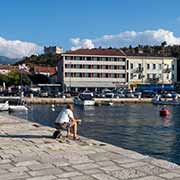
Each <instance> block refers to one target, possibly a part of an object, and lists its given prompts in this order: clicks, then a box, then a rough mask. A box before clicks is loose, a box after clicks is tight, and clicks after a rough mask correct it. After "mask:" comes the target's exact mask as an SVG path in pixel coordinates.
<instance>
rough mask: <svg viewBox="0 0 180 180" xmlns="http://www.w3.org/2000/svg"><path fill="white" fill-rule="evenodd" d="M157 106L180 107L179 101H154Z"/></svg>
mask: <svg viewBox="0 0 180 180" xmlns="http://www.w3.org/2000/svg"><path fill="white" fill-rule="evenodd" d="M152 103H153V104H155V105H180V102H177V101H152Z"/></svg>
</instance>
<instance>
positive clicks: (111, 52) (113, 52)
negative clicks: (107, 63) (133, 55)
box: [64, 48, 126, 56]
mask: <svg viewBox="0 0 180 180" xmlns="http://www.w3.org/2000/svg"><path fill="white" fill-rule="evenodd" d="M64 54H73V55H100V56H126V54H125V53H124V52H123V51H122V50H120V49H113V48H112V49H110V48H109V49H103V48H94V49H77V50H74V51H67V52H65V53H64Z"/></svg>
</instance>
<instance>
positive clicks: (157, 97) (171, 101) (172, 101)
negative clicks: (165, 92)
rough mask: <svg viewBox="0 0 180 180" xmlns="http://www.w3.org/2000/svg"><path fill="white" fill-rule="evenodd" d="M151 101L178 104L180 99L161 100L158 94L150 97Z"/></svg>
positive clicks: (156, 103) (161, 103) (159, 103)
mask: <svg viewBox="0 0 180 180" xmlns="http://www.w3.org/2000/svg"><path fill="white" fill-rule="evenodd" d="M152 103H153V104H155V105H180V101H179V100H178V99H176V98H175V99H173V100H161V96H160V95H156V96H155V97H154V98H153V99H152Z"/></svg>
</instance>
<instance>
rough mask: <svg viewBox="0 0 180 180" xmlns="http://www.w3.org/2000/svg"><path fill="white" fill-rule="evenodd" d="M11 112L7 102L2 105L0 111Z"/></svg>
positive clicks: (0, 104)
mask: <svg viewBox="0 0 180 180" xmlns="http://www.w3.org/2000/svg"><path fill="white" fill-rule="evenodd" d="M8 110H9V103H8V101H6V102H5V103H0V111H8Z"/></svg>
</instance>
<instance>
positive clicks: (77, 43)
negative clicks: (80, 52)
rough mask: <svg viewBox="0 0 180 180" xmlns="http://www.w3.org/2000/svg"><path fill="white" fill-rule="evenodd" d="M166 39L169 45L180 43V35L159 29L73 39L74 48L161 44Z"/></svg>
mask: <svg viewBox="0 0 180 180" xmlns="http://www.w3.org/2000/svg"><path fill="white" fill-rule="evenodd" d="M163 41H166V42H167V44H168V45H175V44H176V45H180V37H176V36H175V35H174V34H173V32H171V31H168V30H165V29H158V30H146V31H142V32H136V31H125V32H121V33H119V34H115V35H104V36H102V37H99V38H96V39H80V38H74V39H71V43H72V44H73V47H72V49H78V48H89V49H91V48H94V47H99V46H102V47H109V46H111V47H123V46H129V45H132V46H137V45H138V44H141V45H160V44H161V43H162V42H163Z"/></svg>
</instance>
